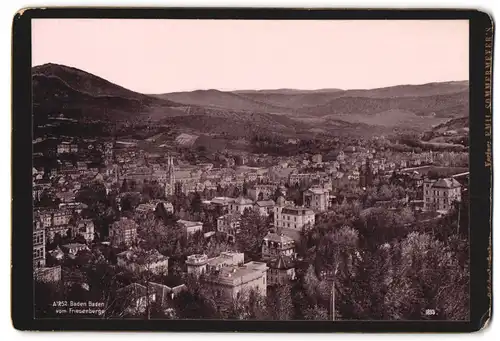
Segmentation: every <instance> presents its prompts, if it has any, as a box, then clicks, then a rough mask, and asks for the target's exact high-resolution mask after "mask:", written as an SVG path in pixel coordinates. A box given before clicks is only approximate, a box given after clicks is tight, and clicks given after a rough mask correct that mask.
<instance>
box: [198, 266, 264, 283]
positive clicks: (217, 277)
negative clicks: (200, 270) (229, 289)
mask: <svg viewBox="0 0 500 341" xmlns="http://www.w3.org/2000/svg"><path fill="white" fill-rule="evenodd" d="M267 269H268V267H267V265H266V263H263V262H253V261H252V262H248V263H246V264H244V265H241V266H228V267H223V268H221V269H220V270H219V271H216V272H213V273H211V274H209V276H208V278H207V279H208V280H209V281H211V282H216V283H218V284H222V285H229V286H236V285H241V284H244V283H246V282H249V281H252V280H254V279H256V278H260V277H262V276H263V275H265V274H266V271H267Z"/></svg>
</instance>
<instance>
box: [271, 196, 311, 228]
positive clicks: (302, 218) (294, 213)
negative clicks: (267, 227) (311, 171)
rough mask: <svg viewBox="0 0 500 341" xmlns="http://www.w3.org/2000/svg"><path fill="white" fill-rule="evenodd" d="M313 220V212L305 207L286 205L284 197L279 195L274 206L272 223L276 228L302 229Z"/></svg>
mask: <svg viewBox="0 0 500 341" xmlns="http://www.w3.org/2000/svg"><path fill="white" fill-rule="evenodd" d="M314 222H315V216H314V212H313V211H312V210H311V209H308V208H305V207H297V206H292V205H286V203H285V198H283V197H279V198H278V200H277V201H276V206H275V207H274V224H275V227H276V228H278V229H283V228H287V229H292V230H295V231H302V230H303V229H304V227H307V226H312V225H314Z"/></svg>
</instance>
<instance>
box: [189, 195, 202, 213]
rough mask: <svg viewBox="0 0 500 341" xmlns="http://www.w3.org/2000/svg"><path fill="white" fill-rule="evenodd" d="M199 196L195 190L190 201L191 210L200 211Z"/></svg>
mask: <svg viewBox="0 0 500 341" xmlns="http://www.w3.org/2000/svg"><path fill="white" fill-rule="evenodd" d="M201 204H202V203H201V196H200V193H198V192H195V193H194V197H193V200H192V201H191V212H193V213H200V212H201Z"/></svg>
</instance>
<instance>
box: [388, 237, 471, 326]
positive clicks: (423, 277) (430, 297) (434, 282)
mask: <svg viewBox="0 0 500 341" xmlns="http://www.w3.org/2000/svg"><path fill="white" fill-rule="evenodd" d="M391 256H392V260H391V262H392V264H393V265H392V266H391V268H390V269H389V271H388V274H389V276H388V279H387V282H388V283H389V284H388V290H387V295H386V297H385V302H386V303H385V308H386V310H387V313H388V315H389V317H390V318H392V319H433V318H434V319H446V320H464V319H467V318H468V312H469V300H468V298H467V297H468V290H469V272H468V265H467V264H465V266H461V265H460V262H459V261H458V260H457V257H456V255H455V254H454V252H453V251H452V250H451V249H450V248H449V247H446V246H445V245H444V244H443V243H442V242H440V241H438V240H436V239H433V238H432V237H431V236H430V235H428V234H422V233H418V232H412V233H410V234H409V235H408V236H407V237H406V238H405V239H404V240H402V241H401V243H400V244H399V246H398V245H395V246H394V251H393V252H392V253H391ZM427 309H433V310H434V311H435V314H434V315H426V314H425V311H426V310H427Z"/></svg>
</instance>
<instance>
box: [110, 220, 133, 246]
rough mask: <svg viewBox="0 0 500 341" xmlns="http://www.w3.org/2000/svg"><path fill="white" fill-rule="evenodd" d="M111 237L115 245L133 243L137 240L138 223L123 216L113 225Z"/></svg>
mask: <svg viewBox="0 0 500 341" xmlns="http://www.w3.org/2000/svg"><path fill="white" fill-rule="evenodd" d="M109 238H110V240H111V243H112V244H113V245H121V244H125V245H131V244H132V243H134V242H135V241H136V240H137V223H136V222H135V221H134V220H132V219H129V218H127V217H122V218H121V219H120V220H118V221H115V222H114V223H113V225H111V228H110V230H109Z"/></svg>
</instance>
